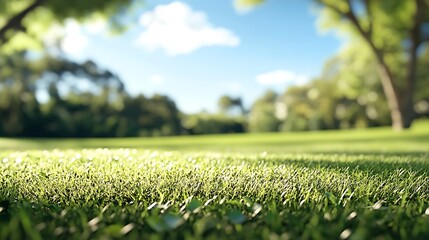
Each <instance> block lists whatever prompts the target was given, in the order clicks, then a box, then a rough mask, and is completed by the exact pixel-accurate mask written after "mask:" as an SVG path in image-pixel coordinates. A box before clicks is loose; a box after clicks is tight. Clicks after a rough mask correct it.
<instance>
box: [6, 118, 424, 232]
mask: <svg viewBox="0 0 429 240" xmlns="http://www.w3.org/2000/svg"><path fill="white" fill-rule="evenodd" d="M0 148H1V150H0V239H9V238H12V239H22V238H33V239H53V238H73V239H93V238H103V239H109V238H124V237H126V238H130V239H220V238H232V239H261V238H264V239H288V238H289V239H297V238H301V239H398V238H402V239H429V122H418V123H416V125H415V126H414V128H413V129H412V130H411V131H408V132H404V133H394V132H391V130H390V129H388V128H380V129H371V130H359V131H328V132H314V133H284V134H250V135H227V136H197V137H169V138H155V139H149V138H131V139H86V140H83V139H81V140H67V139H64V140H58V139H55V140H46V139H45V140H40V139H19V140H17V139H0ZM55 148H57V149H55ZM96 148H99V149H96ZM45 149H46V150H45Z"/></svg>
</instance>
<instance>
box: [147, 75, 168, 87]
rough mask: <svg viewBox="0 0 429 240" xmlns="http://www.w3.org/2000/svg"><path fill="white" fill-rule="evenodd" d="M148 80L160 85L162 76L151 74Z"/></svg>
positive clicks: (162, 79) (162, 81)
mask: <svg viewBox="0 0 429 240" xmlns="http://www.w3.org/2000/svg"><path fill="white" fill-rule="evenodd" d="M149 82H150V83H151V84H152V85H161V84H163V83H164V78H163V77H161V76H160V75H152V76H150V77H149Z"/></svg>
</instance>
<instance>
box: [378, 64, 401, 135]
mask: <svg viewBox="0 0 429 240" xmlns="http://www.w3.org/2000/svg"><path fill="white" fill-rule="evenodd" d="M377 59H378V65H379V66H378V72H379V76H380V79H381V85H382V86H383V92H384V95H385V96H386V100H387V105H388V107H389V110H390V117H391V119H392V128H393V129H394V130H396V131H401V130H403V129H404V128H405V119H404V115H405V114H403V112H402V108H401V105H402V104H401V101H400V97H399V94H398V92H397V90H396V88H395V85H394V79H393V76H392V74H391V72H390V70H389V67H388V66H387V65H386V63H385V62H384V60H383V58H379V57H377Z"/></svg>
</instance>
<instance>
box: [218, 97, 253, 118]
mask: <svg viewBox="0 0 429 240" xmlns="http://www.w3.org/2000/svg"><path fill="white" fill-rule="evenodd" d="M218 106H219V109H220V111H221V112H222V113H228V112H230V111H232V110H234V109H238V110H239V111H240V113H241V115H244V114H245V113H246V109H244V106H243V101H242V100H241V98H240V97H237V98H234V97H230V96H227V95H224V96H221V97H220V98H219V101H218Z"/></svg>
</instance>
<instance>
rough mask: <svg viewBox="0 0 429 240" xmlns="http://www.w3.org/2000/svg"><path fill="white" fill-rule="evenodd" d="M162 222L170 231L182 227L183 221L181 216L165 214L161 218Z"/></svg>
mask: <svg viewBox="0 0 429 240" xmlns="http://www.w3.org/2000/svg"><path fill="white" fill-rule="evenodd" d="M162 221H163V222H164V223H165V225H166V226H167V229H168V230H172V229H175V228H177V227H179V226H180V225H182V224H183V223H184V222H185V220H184V219H183V217H181V216H176V215H173V214H166V215H163V216H162Z"/></svg>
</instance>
